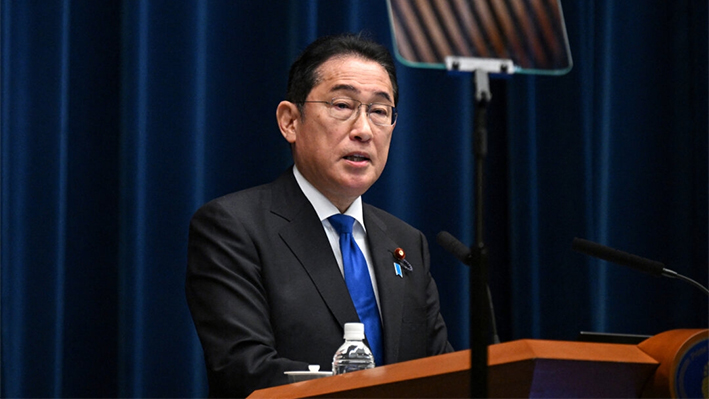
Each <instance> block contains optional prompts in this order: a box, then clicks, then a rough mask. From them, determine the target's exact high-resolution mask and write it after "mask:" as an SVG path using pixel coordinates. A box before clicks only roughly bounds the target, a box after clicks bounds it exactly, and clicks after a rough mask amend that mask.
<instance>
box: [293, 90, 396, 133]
mask: <svg viewBox="0 0 709 399" xmlns="http://www.w3.org/2000/svg"><path fill="white" fill-rule="evenodd" d="M337 99H345V100H352V101H355V102H358V103H359V105H358V106H357V112H356V113H353V114H352V115H354V116H355V117H354V118H355V119H356V118H358V117H359V113H360V112H361V111H360V108H361V107H362V106H363V105H364V106H366V107H367V111H366V112H367V119H369V120H370V121H371V122H372V123H373V124H374V125H376V126H382V127H387V126H394V124H395V123H396V121H397V120H398V118H399V112H398V111H397V109H396V107H395V106H393V105H391V104H385V103H378V102H371V103H368V104H367V103H363V102H362V101H359V100H356V99H354V98H351V97H333V98H332V99H331V100H330V101H325V100H304V101H301V102H300V103H301V104H305V103H320V104H327V105H328V106H329V109H332V107H333V105H334V104H335V100H337ZM374 104H378V105H384V106H386V107H391V119H392V120H393V121H392V122H391V124H388V125H380V124H378V123H376V122H374V121H373V120H372V117H371V116H370V110H371V109H372V105H374ZM328 113H329V114H330V116H332V117H333V118H335V119H337V120H338V121H348V120H350V119H352V116H350V117H348V118H347V119H340V118H337V117H335V116H333V115H332V114H331V113H330V111H328Z"/></svg>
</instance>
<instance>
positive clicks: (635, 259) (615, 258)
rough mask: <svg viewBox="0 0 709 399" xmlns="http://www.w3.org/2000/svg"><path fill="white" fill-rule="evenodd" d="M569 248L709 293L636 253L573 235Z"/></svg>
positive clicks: (658, 263) (698, 285)
mask: <svg viewBox="0 0 709 399" xmlns="http://www.w3.org/2000/svg"><path fill="white" fill-rule="evenodd" d="M571 249H573V250H574V251H576V252H581V253H583V254H586V255H590V256H593V257H594V258H598V259H602V260H606V261H608V262H612V263H615V264H618V265H621V266H627V267H630V268H633V269H635V270H639V271H641V272H643V273H648V274H651V275H653V276H656V277H669V278H676V279H680V280H682V281H684V282H687V283H689V284H692V285H693V286H695V287H697V288H699V289H700V290H702V291H703V292H704V293H705V294H707V295H709V290H708V289H707V288H706V287H704V286H703V285H701V284H699V283H698V282H696V281H694V280H692V279H691V278H689V277H685V276H683V275H681V274H679V273H677V272H675V271H673V270H670V269H667V268H665V265H664V264H663V263H661V262H657V261H654V260H650V259H646V258H643V257H640V256H637V255H633V254H629V253H627V252H623V251H619V250H617V249H613V248H610V247H606V246H605V245H601V244H598V243H595V242H593V241H588V240H584V239H583V238H578V237H574V240H573V242H572V243H571Z"/></svg>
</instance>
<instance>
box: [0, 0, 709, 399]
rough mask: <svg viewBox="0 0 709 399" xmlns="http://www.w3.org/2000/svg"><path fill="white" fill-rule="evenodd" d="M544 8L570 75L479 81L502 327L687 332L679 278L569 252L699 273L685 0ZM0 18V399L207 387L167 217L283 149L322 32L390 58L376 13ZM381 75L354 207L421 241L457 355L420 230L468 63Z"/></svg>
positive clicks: (129, 12) (288, 3)
mask: <svg viewBox="0 0 709 399" xmlns="http://www.w3.org/2000/svg"><path fill="white" fill-rule="evenodd" d="M562 5H563V7H564V15H565V19H566V26H567V30H568V34H569V39H570V44H571V51H572V55H573V58H574V67H573V69H572V71H571V72H570V73H568V74H567V75H564V76H560V77H550V76H530V75H516V76H512V77H511V78H509V79H506V80H493V81H491V90H492V94H493V99H492V102H491V104H490V109H489V113H490V114H489V121H488V130H489V136H490V143H489V146H490V151H489V155H488V159H487V163H486V171H485V172H486V197H485V205H486V220H485V222H486V230H485V238H486V243H487V245H488V246H489V248H490V273H489V274H490V287H491V290H492V293H493V299H494V303H495V310H496V313H497V322H498V328H499V330H500V336H501V338H502V340H503V341H509V340H514V339H520V338H544V339H563V340H574V339H576V335H577V334H578V332H579V331H581V330H594V331H605V332H614V333H634V334H647V335H651V334H656V333H659V332H661V331H665V330H669V329H674V328H699V327H706V326H707V323H708V322H707V304H706V298H705V297H704V296H702V295H701V294H700V293H699V292H698V291H696V290H693V289H689V288H688V287H687V286H686V285H685V284H683V283H681V282H679V281H676V280H668V279H655V278H652V277H649V276H645V275H642V274H639V273H637V272H635V271H633V270H626V269H624V268H622V267H620V266H616V265H611V264H607V263H606V262H601V261H597V260H593V259H590V258H588V257H585V256H583V255H580V254H576V253H573V252H572V251H571V249H570V246H571V240H572V239H573V237H575V236H579V237H584V238H588V239H590V240H594V241H598V242H600V243H602V244H606V245H609V246H612V247H616V248H618V249H621V250H625V251H628V252H632V253H636V254H638V255H640V256H644V257H647V258H651V259H655V260H659V261H663V262H666V264H667V265H668V267H670V268H671V269H673V270H675V271H677V272H679V273H681V274H684V275H687V276H689V277H692V278H693V279H695V280H698V281H700V282H704V283H706V281H707V265H708V263H707V223H708V218H707V136H708V133H707V114H706V110H707V109H708V105H707V76H708V73H707V47H708V46H707V33H708V32H707V3H706V1H704V0H677V1H673V2H667V1H664V0H647V1H628V2H614V1H605V0H603V1H598V0H577V1H564V2H563V4H562ZM0 29H1V31H0V35H1V36H0V43H1V46H2V47H1V48H0V62H1V71H0V73H1V76H0V79H1V80H0V83H1V86H0V101H1V104H0V105H1V109H0V129H1V131H0V156H1V159H0V162H1V164H0V165H1V167H2V169H1V170H0V179H1V181H0V207H1V209H0V290H1V292H0V294H1V298H0V316H1V317H0V323H1V324H0V328H1V330H2V342H1V345H2V348H1V352H0V368H1V371H0V373H1V378H0V396H3V397H204V396H206V395H207V382H206V374H205V371H204V362H203V359H202V350H201V346H200V344H199V341H198V339H197V335H196V332H195V331H194V326H193V325H192V321H191V319H190V315H189V312H188V310H187V305H186V301H185V298H184V277H185V268H186V243H187V226H188V224H189V219H190V217H191V215H192V213H193V212H194V211H195V210H196V209H197V208H198V207H199V206H200V205H201V204H203V203H205V202H206V201H208V200H210V199H212V198H215V197H217V196H220V195H223V194H226V193H229V192H232V191H236V190H239V189H243V188H247V187H250V186H254V185H257V184H262V183H266V182H268V181H271V180H272V179H274V178H275V177H277V176H278V175H279V174H280V173H281V172H282V171H283V170H284V169H285V168H287V167H288V166H289V165H290V164H291V163H292V159H291V156H290V149H289V147H288V145H287V143H286V142H285V140H283V138H282V137H281V135H280V133H279V131H278V127H277V125H276V121H275V109H276V106H277V104H278V102H279V101H281V99H282V98H283V96H284V95H285V86H286V80H287V75H288V68H289V66H290V64H291V62H292V61H293V60H294V58H295V56H296V55H297V54H298V53H299V52H300V51H301V50H302V49H303V48H304V47H305V46H306V45H307V44H308V43H309V42H310V41H312V40H313V39H315V38H316V37H318V36H320V35H323V34H328V33H336V32H343V31H355V32H358V31H367V32H369V33H370V35H371V36H372V37H373V38H374V39H375V40H377V41H379V42H381V43H384V44H385V45H386V46H388V47H389V48H390V49H392V50H393V48H392V46H393V44H392V38H391V31H390V27H389V21H388V15H387V6H386V2H385V1H383V0H335V1H324V0H307V1H300V0H280V1H266V2H263V1H255V0H254V1H250V0H249V1H227V0H210V1H197V0H195V1H183V2H174V1H161V0H142V1H113V2H97V1H89V0H47V1H13V0H0ZM398 75H399V84H400V87H401V98H400V102H399V104H398V108H399V110H400V117H399V121H398V122H397V127H396V129H395V133H394V137H393V141H392V146H391V152H390V156H389V164H388V165H387V168H386V169H385V171H384V173H383V175H382V177H381V179H380V181H379V182H377V184H375V185H374V187H372V189H371V190H370V191H369V192H368V193H367V194H366V195H365V200H366V201H368V202H370V203H373V204H374V205H376V206H380V207H382V208H384V209H386V210H388V211H390V212H391V213H393V214H395V215H396V216H398V217H400V218H402V219H403V220H405V221H407V222H408V223H410V224H412V225H414V226H416V227H418V228H420V229H421V230H422V231H423V232H424V234H425V235H426V236H427V238H428V240H429V242H430V247H431V260H432V274H433V275H434V277H435V278H436V281H437V283H438V286H439V290H440V293H441V304H442V312H443V314H444V317H445V318H446V321H447V324H448V327H449V331H450V340H451V342H452V343H453V345H454V347H456V349H464V348H467V347H468V346H469V337H468V335H469V325H468V323H469V316H468V314H469V312H470V311H471V309H470V308H469V303H468V276H469V272H471V271H470V270H469V269H468V268H467V267H465V266H463V265H462V264H460V263H459V262H457V261H456V260H455V259H454V258H453V256H451V255H450V254H447V253H445V252H444V251H443V250H442V249H441V248H440V247H439V246H438V245H437V244H436V243H435V237H436V234H437V233H438V232H439V231H442V230H446V231H449V232H451V233H452V234H453V235H455V236H456V237H458V238H459V239H460V240H461V241H463V242H465V243H472V242H473V241H474V239H475V237H474V236H473V231H474V229H473V226H474V223H475V220H474V216H473V209H474V203H473V194H474V192H473V176H474V159H473V143H472V128H473V94H474V93H473V85H472V77H471V76H468V75H449V74H447V73H446V72H445V71H442V70H421V69H412V68H409V67H406V66H404V65H402V64H399V65H398ZM472 311H475V310H472ZM334 349H336V348H334ZM334 349H333V351H334Z"/></svg>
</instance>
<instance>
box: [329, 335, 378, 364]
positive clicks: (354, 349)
mask: <svg viewBox="0 0 709 399" xmlns="http://www.w3.org/2000/svg"><path fill="white" fill-rule="evenodd" d="M344 338H345V343H344V344H342V346H340V348H339V349H337V352H335V356H333V357H332V374H333V375H336V374H344V373H349V372H351V371H358V370H365V369H371V368H374V356H372V351H371V350H369V347H367V345H365V344H364V324H362V323H345V336H344Z"/></svg>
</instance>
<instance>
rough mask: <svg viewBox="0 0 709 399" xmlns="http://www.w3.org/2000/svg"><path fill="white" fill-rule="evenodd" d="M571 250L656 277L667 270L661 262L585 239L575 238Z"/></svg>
mask: <svg viewBox="0 0 709 399" xmlns="http://www.w3.org/2000/svg"><path fill="white" fill-rule="evenodd" d="M571 249H573V250H574V251H576V252H581V253H584V254H586V255H591V256H593V257H594V258H599V259H603V260H607V261H609V262H613V263H617V264H619V265H623V266H628V267H632V268H633V269H636V270H640V271H641V272H645V273H650V274H652V275H654V276H661V275H662V272H663V270H664V269H665V265H664V264H662V263H660V262H657V261H654V260H650V259H645V258H642V257H640V256H637V255H632V254H629V253H627V252H623V251H619V250H617V249H613V248H610V247H606V246H605V245H601V244H598V243H595V242H593V241H588V240H584V239H583V238H574V241H573V242H572V243H571Z"/></svg>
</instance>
